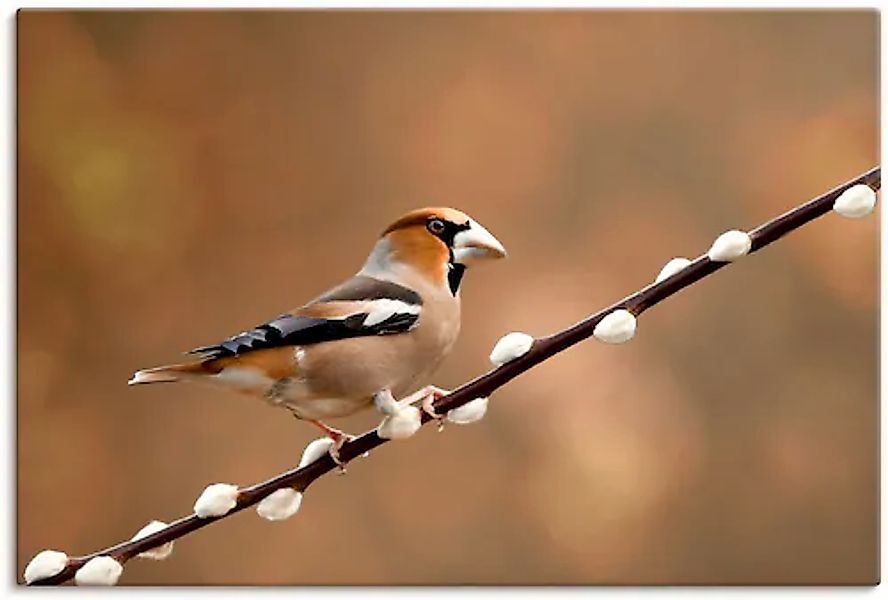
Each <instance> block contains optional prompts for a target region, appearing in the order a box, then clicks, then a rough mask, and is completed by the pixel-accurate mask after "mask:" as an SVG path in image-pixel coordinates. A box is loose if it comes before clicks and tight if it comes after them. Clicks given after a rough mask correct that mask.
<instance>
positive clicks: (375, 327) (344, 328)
mask: <svg viewBox="0 0 888 600" xmlns="http://www.w3.org/2000/svg"><path fill="white" fill-rule="evenodd" d="M421 309H422V298H421V297H420V295H419V294H417V293H416V292H415V291H413V290H411V289H409V288H406V287H404V286H402V285H398V284H396V283H392V282H390V281H383V280H381V279H375V278H372V277H365V276H361V275H359V276H355V277H352V278H351V279H349V280H348V281H346V282H345V283H343V284H341V285H339V286H337V287H335V288H333V289H332V290H330V291H329V292H326V293H325V294H323V295H322V296H319V297H318V298H316V299H315V300H312V301H311V302H309V303H308V304H306V305H305V306H303V307H301V308H298V309H295V310H293V311H291V312H289V313H284V314H282V315H280V316H279V317H277V318H275V319H272V320H271V321H268V322H266V323H263V324H261V325H258V326H256V327H254V328H253V329H250V330H249V331H243V332H241V333H238V334H237V335H233V336H231V337H229V338H226V339H225V340H223V341H222V342H220V343H218V344H213V345H210V346H201V347H200V348H195V349H194V350H191V351H189V353H190V354H202V355H204V358H221V357H224V356H235V355H240V354H244V353H246V352H251V351H254V350H261V349H266V348H276V347H278V346H294V345H298V346H305V345H309V344H319V343H321V342H331V341H334V340H341V339H345V338H353V337H361V336H371V335H393V334H398V333H404V332H407V331H410V330H411V329H412V328H413V327H415V326H416V323H417V321H418V320H419V314H420V311H421Z"/></svg>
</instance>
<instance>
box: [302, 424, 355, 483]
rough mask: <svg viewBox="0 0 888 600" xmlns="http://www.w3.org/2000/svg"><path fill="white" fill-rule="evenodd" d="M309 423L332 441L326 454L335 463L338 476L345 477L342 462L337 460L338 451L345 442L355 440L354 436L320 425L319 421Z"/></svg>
mask: <svg viewBox="0 0 888 600" xmlns="http://www.w3.org/2000/svg"><path fill="white" fill-rule="evenodd" d="M309 422H310V423H311V424H313V425H314V426H315V427H317V428H319V429H320V430H321V431H323V432H324V434H325V435H326V436H327V437H328V438H330V439H331V440H333V444H332V445H331V446H330V449H329V450H327V453H328V454H330V458H332V459H333V462H335V463H336V466H337V467H339V471H338V473H339V474H340V475H345V473H346V470H345V463H344V462H342V459H340V458H339V451H340V450H341V449H342V447H343V446H344V445H345V444H346V443H347V442H350V441H352V440H353V439H355V436H353V435H351V434H350V433H345V432H344V431H340V430H339V429H336V428H334V427H330V426H329V425H327V424H325V423H322V422H321V421H316V420H311V421H309Z"/></svg>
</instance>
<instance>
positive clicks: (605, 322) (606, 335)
mask: <svg viewBox="0 0 888 600" xmlns="http://www.w3.org/2000/svg"><path fill="white" fill-rule="evenodd" d="M635 326H636V319H635V315H633V314H632V313H631V312H629V311H628V310H625V309H623V308H619V309H617V310H615V311H614V312H612V313H609V314H608V315H607V316H605V317H604V318H603V319H601V321H599V322H598V325H596V326H595V330H594V331H593V332H592V335H594V336H595V337H596V339H598V340H600V341H602V342H607V343H608V344H622V343H623V342H628V341H629V340H631V339H632V336H634V335H635Z"/></svg>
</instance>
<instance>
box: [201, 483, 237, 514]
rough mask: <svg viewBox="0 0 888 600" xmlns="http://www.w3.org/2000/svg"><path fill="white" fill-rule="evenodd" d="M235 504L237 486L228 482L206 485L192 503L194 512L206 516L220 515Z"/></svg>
mask: <svg viewBox="0 0 888 600" xmlns="http://www.w3.org/2000/svg"><path fill="white" fill-rule="evenodd" d="M235 505H237V486H236V485H231V484H230V483H214V484H212V485H208V486H207V487H206V489H205V490H204V491H203V492H202V493H201V494H200V497H198V499H197V501H196V502H195V503H194V512H195V514H196V515H197V516H198V517H200V518H201V519H204V518H206V517H221V516H222V515H224V514H226V513H228V511H230V510H231V509H232V508H234V507H235Z"/></svg>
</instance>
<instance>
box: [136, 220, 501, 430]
mask: <svg viewBox="0 0 888 600" xmlns="http://www.w3.org/2000/svg"><path fill="white" fill-rule="evenodd" d="M504 256H505V250H504V249H503V247H502V245H501V244H500V243H499V242H498V241H497V240H496V239H495V238H494V237H493V236H492V235H491V234H490V233H489V232H487V230H485V229H484V228H483V227H481V226H480V225H479V224H478V223H476V222H475V221H473V220H472V219H470V218H469V217H468V216H467V215H465V214H464V213H461V212H459V211H457V210H454V209H450V208H426V209H420V210H417V211H412V212H410V213H408V214H407V215H404V216H403V217H401V218H400V219H398V220H397V221H395V222H394V223H393V224H392V225H391V226H389V227H388V228H387V229H386V230H385V231H384V232H383V235H382V237H381V238H380V239H379V241H378V242H377V243H376V245H375V246H374V247H373V250H372V251H371V253H370V255H369V256H368V258H367V260H366V262H365V263H364V266H363V267H362V269H361V270H360V271H359V272H358V273H357V274H356V275H355V276H353V277H352V278H350V279H348V280H346V281H345V282H343V283H342V284H340V285H338V286H336V287H334V288H332V289H331V290H329V291H328V292H325V293H324V294H321V295H320V296H318V297H317V298H316V299H314V300H312V301H311V302H309V303H307V304H305V305H304V306H301V307H299V308H297V309H294V310H292V311H290V312H288V313H284V314H283V315H281V316H279V317H277V318H276V319H272V320H271V321H268V322H266V323H263V324H262V325H259V326H257V327H255V328H253V329H251V330H249V331H245V332H242V333H240V334H237V335H235V336H232V337H230V338H227V339H226V340H224V341H223V342H220V343H219V344H215V345H211V346H205V347H202V348H198V349H196V350H194V351H192V352H195V353H198V354H201V358H199V359H197V360H194V361H191V362H186V363H182V364H174V365H165V366H162V367H156V368H153V369H146V370H142V371H138V372H137V373H136V374H135V375H134V376H133V378H132V379H131V380H130V382H129V383H130V384H141V383H157V382H172V381H180V380H184V381H198V382H204V383H210V384H214V385H218V386H222V387H226V388H229V389H232V390H234V391H238V392H241V393H245V394H249V395H252V396H257V397H261V398H264V399H265V400H266V401H268V402H270V403H271V404H274V405H280V406H284V407H286V408H288V409H289V410H290V411H292V412H293V414H295V415H296V416H297V417H299V418H302V419H308V420H318V419H327V418H332V417H341V416H345V415H348V414H351V413H353V412H355V411H357V410H359V409H361V408H364V407H366V406H368V405H370V404H371V403H372V402H373V400H374V397H376V395H377V394H380V393H389V392H390V393H391V394H393V395H394V396H395V397H399V396H401V395H403V394H405V393H406V392H408V391H410V390H411V389H412V388H414V387H415V386H416V385H417V383H418V382H419V380H420V379H421V378H423V377H425V376H427V375H428V374H430V373H431V372H432V371H433V370H434V369H435V368H436V367H437V366H438V365H439V364H440V362H441V361H442V360H443V358H444V357H445V356H446V355H447V353H448V352H449V351H450V350H451V348H452V347H453V344H454V342H455V341H456V337H457V334H458V333H459V323H460V299H459V284H460V281H461V278H462V274H463V271H464V270H465V268H466V266H468V265H470V264H473V263H474V262H476V261H479V260H483V259H489V258H501V257H504ZM322 426H323V425H322ZM324 427H325V426H324ZM327 430H328V431H335V430H329V428H327Z"/></svg>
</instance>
